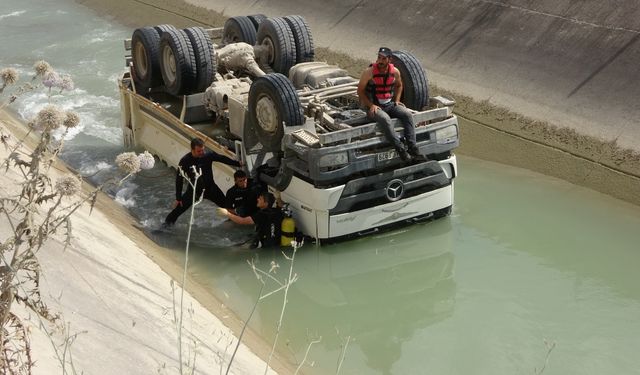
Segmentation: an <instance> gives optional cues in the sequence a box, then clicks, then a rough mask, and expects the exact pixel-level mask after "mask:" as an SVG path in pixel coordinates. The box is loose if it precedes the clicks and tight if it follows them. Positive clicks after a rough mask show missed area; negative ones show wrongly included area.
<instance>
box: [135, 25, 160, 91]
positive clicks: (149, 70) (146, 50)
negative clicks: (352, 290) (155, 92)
mask: <svg viewBox="0 0 640 375" xmlns="http://www.w3.org/2000/svg"><path fill="white" fill-rule="evenodd" d="M159 50H160V34H158V32H157V31H156V29H154V28H153V27H142V28H139V29H136V30H135V31H134V32H133V36H132V37H131V58H132V59H133V73H134V74H133V81H134V82H135V84H136V90H137V91H138V92H140V93H146V92H147V91H148V90H149V89H150V88H152V87H156V86H159V85H161V84H162V74H161V73H160V52H159Z"/></svg>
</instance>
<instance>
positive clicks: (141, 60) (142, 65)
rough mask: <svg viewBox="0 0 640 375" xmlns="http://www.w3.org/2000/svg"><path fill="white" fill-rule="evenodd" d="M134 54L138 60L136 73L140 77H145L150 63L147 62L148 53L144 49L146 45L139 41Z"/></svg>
mask: <svg viewBox="0 0 640 375" xmlns="http://www.w3.org/2000/svg"><path fill="white" fill-rule="evenodd" d="M134 56H135V61H136V73H138V76H139V77H140V78H144V77H146V76H147V72H148V71H149V69H148V65H147V64H148V63H147V53H146V50H145V49H144V45H143V44H142V43H137V44H136V47H135V49H134Z"/></svg>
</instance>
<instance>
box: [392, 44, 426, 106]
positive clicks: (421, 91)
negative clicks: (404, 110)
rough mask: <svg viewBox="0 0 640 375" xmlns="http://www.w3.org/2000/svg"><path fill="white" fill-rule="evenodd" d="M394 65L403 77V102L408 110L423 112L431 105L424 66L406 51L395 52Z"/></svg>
mask: <svg viewBox="0 0 640 375" xmlns="http://www.w3.org/2000/svg"><path fill="white" fill-rule="evenodd" d="M393 65H394V66H395V67H396V68H398V70H400V76H401V77H402V84H403V86H404V88H403V90H402V97H401V101H402V102H403V103H404V105H406V106H407V107H408V108H411V109H414V110H416V111H421V110H422V109H424V107H426V106H427V105H428V104H429V84H428V81H427V75H426V73H425V72H424V69H422V65H420V62H419V61H418V59H416V57H415V56H413V55H412V54H410V53H409V52H405V51H393Z"/></svg>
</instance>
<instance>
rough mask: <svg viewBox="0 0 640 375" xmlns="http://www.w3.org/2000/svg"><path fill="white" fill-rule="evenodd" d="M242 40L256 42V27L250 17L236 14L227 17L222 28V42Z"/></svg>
mask: <svg viewBox="0 0 640 375" xmlns="http://www.w3.org/2000/svg"><path fill="white" fill-rule="evenodd" d="M239 42H244V43H247V44H251V45H254V44H256V28H255V26H253V22H251V19H249V17H246V16H237V17H231V18H229V19H227V21H226V22H225V23H224V28H223V29H222V44H231V43H239Z"/></svg>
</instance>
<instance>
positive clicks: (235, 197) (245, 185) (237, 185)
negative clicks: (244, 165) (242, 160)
mask: <svg viewBox="0 0 640 375" xmlns="http://www.w3.org/2000/svg"><path fill="white" fill-rule="evenodd" d="M233 182H234V185H233V186H232V187H231V188H230V189H229V190H227V205H226V208H227V210H229V212H231V213H232V214H236V215H238V216H242V217H246V216H251V215H253V214H254V213H255V212H256V211H258V206H256V199H257V197H258V193H259V192H260V190H261V189H260V186H259V185H258V184H255V183H254V182H253V181H252V180H251V179H249V178H247V174H246V173H245V172H244V171H243V170H240V169H239V170H237V171H236V173H234V174H233ZM265 190H266V189H265Z"/></svg>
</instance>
